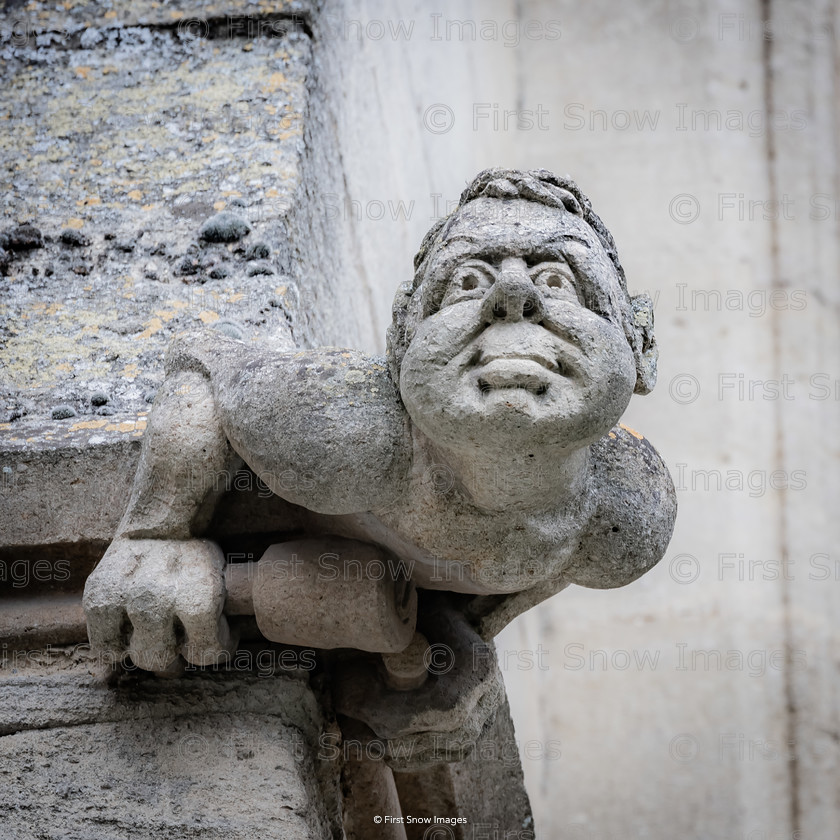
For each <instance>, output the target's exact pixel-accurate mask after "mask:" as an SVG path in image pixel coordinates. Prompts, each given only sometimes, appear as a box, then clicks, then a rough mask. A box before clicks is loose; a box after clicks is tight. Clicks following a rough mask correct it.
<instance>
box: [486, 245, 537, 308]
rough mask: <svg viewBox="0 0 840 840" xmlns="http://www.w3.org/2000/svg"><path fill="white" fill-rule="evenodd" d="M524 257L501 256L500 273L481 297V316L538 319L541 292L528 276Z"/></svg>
mask: <svg viewBox="0 0 840 840" xmlns="http://www.w3.org/2000/svg"><path fill="white" fill-rule="evenodd" d="M527 268H528V267H527V265H526V264H525V260H523V259H520V258H519V257H507V258H505V259H504V260H502V265H501V269H500V271H499V276H498V279H497V280H496V282H495V283H494V284H493V287H492V288H491V289H490V291H489V292H488V294H487V297H486V298H485V301H484V313H483V314H484V318H485V320H486V321H488V322H492V321H541V320H542V319H543V315H544V311H543V301H542V295H541V294H540V293H539V291H538V290H537V288H536V286H534V283H533V281H532V280H531V278H530V277H529V276H528V271H527Z"/></svg>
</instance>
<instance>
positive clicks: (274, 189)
mask: <svg viewBox="0 0 840 840" xmlns="http://www.w3.org/2000/svg"><path fill="white" fill-rule="evenodd" d="M103 32H104V34H103V35H102V38H101V39H100V40H99V41H97V42H96V43H92V44H90V45H89V46H88V47H87V48H84V47H83V48H80V49H72V50H62V49H59V48H57V47H55V48H47V47H44V48H42V49H40V52H39V54H38V56H32V55H31V54H30V51H29V49H28V47H27V46H26V45H22V46H14V45H7V47H6V49H5V52H3V59H2V64H0V68H2V74H3V76H4V78H5V80H6V83H5V84H4V85H3V93H1V94H0V112H3V113H4V114H5V116H6V119H5V122H4V126H5V128H4V132H3V139H2V140H0V163H1V164H2V166H3V167H4V168H5V169H6V170H7V171H9V172H10V175H11V177H10V180H9V187H8V189H7V190H6V191H5V192H4V194H3V195H2V197H0V200H1V201H2V204H0V209H2V222H1V223H0V227H2V238H3V239H4V240H5V241H6V242H7V246H8V247H6V248H5V253H6V255H7V257H6V260H5V263H4V264H5V265H6V268H5V272H4V273H5V274H6V276H5V277H0V288H3V289H4V291H3V295H2V298H3V300H2V309H0V318H2V322H3V326H2V328H0V342H2V349H3V354H4V359H5V361H6V364H5V365H4V371H3V375H2V379H0V399H2V408H3V415H0V422H14V421H15V420H16V419H17V418H18V417H20V416H21V415H24V414H28V415H35V416H47V417H48V416H50V414H51V413H52V411H53V409H54V408H56V407H57V406H62V405H68V406H70V407H72V408H73V409H74V410H75V411H76V413H77V415H78V416H80V417H83V418H85V417H91V416H95V415H97V414H100V415H105V416H108V415H112V414H115V413H118V414H119V413H128V412H131V411H137V410H138V409H141V408H143V407H144V406H146V404H147V399H148V397H149V396H150V395H152V396H153V394H154V391H155V389H156V388H157V387H158V386H159V384H160V382H161V379H162V370H161V366H160V361H161V358H162V352H163V349H164V348H165V346H166V343H167V342H168V341H169V339H170V338H171V337H172V335H174V334H175V333H176V332H177V331H179V330H182V329H184V328H185V327H189V326H193V325H196V324H198V325H200V324H208V325H213V324H216V325H223V323H225V322H227V323H231V324H233V325H234V326H235V327H236V329H237V330H238V334H239V336H240V337H241V338H242V339H243V340H245V341H253V340H256V339H257V337H258V336H259V337H261V340H263V341H265V340H266V339H267V338H268V337H269V336H270V335H272V334H275V333H278V332H279V333H280V334H281V335H283V336H287V335H288V332H289V323H288V319H290V318H293V311H294V310H295V309H296V307H297V295H298V290H297V288H296V287H295V284H294V282H293V280H292V278H291V277H290V276H289V258H290V257H289V248H288V242H287V241H285V240H284V239H283V237H282V227H280V228H278V222H282V220H283V219H284V217H285V216H286V214H287V213H288V212H289V210H290V208H291V207H292V205H293V204H294V203H295V201H296V192H297V190H298V189H299V186H300V158H301V154H302V144H303V125H304V114H305V110H306V104H307V90H306V83H307V75H308V73H309V64H310V60H311V59H310V44H309V39H308V37H307V36H306V35H305V34H303V33H302V32H299V31H294V32H290V33H289V34H287V35H285V36H283V37H277V38H267V37H263V38H255V39H253V40H247V39H243V38H236V37H234V38H227V39H222V40H214V41H208V40H204V39H196V38H187V37H179V35H178V33H177V32H173V31H169V30H165V29H164V30H158V29H150V28H135V29H131V28H121V27H113V28H110V29H108V30H103ZM234 34H235V33H234ZM245 46H247V47H248V49H247V50H245V49H243V48H244V47H245ZM33 58H35V59H36V60H33ZM233 66H235V67H236V72H234V73H231V72H230V68H231V67H233ZM152 79H154V84H151V81H152ZM219 211H224V214H225V215H226V216H230V217H233V218H235V219H237V220H238V221H237V227H238V230H237V235H236V236H235V237H229V236H215V237H214V236H211V237H210V240H212V241H209V240H208V239H201V238H200V235H201V228H202V224H207V223H208V221H209V219H211V217H212V218H218V215H217V214H218V213H219ZM21 224H24V225H25V227H21V226H20V225H21ZM22 231H23V232H26V236H24V235H23V233H22ZM247 231H250V235H249V234H248V233H247ZM257 241H260V242H265V243H269V244H270V245H271V246H272V247H271V251H272V254H273V258H269V259H268V260H267V267H266V270H265V271H262V272H253V271H252V270H251V264H250V262H249V257H248V255H247V250H248V248H249V247H251V246H252V244H253V242H257ZM39 243H40V244H39ZM24 244H27V245H30V246H33V245H34V247H28V248H26V249H24V248H23V247H22V246H23V245H24ZM266 334H268V335H266ZM103 390H104V391H107V392H108V393H109V395H110V398H109V401H108V404H107V405H104V406H99V407H97V406H95V405H92V404H91V397H92V396H93V395H94V394H95V393H97V392H99V391H103Z"/></svg>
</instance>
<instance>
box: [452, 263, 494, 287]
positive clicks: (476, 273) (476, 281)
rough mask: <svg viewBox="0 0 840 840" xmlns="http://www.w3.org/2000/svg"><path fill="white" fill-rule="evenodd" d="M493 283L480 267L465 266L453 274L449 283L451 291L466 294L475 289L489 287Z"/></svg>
mask: <svg viewBox="0 0 840 840" xmlns="http://www.w3.org/2000/svg"><path fill="white" fill-rule="evenodd" d="M491 282H492V280H491V279H490V278H489V276H488V274H487V271H486V270H485V269H482V268H481V267H480V266H475V265H463V266H461V267H460V268H457V269H455V271H453V272H452V277H451V279H450V281H449V288H450V289H453V290H455V289H460V290H461V291H464V292H471V291H473V289H478V288H481V287H482V286H487V285H489V284H490V283H491Z"/></svg>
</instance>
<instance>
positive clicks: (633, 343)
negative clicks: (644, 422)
mask: <svg viewBox="0 0 840 840" xmlns="http://www.w3.org/2000/svg"><path fill="white" fill-rule="evenodd" d="M414 263H415V273H414V279H413V281H411V282H408V283H405V284H403V286H401V287H400V289H399V290H398V292H397V296H396V299H395V302H394V311H393V315H394V318H393V323H392V325H391V327H390V328H389V330H388V359H389V365H390V369H391V373H392V376H393V377H394V379H395V381H396V382H397V383H398V384H399V388H400V393H401V395H402V398H403V401H404V403H405V405H406V408H407V410H408V412H409V414H410V416H411V418H412V420H413V421H414V423H415V424H416V425H417V426H418V427H419V428H420V430H421V431H422V432H423V433H424V434H425V435H426V436H427V437H429V438H430V439H431V440H433V441H435V442H437V443H440V444H441V445H443V446H448V447H453V448H461V449H463V448H465V447H466V448H470V447H473V446H487V445H492V442H493V441H496V443H497V444H498V445H503V441H505V440H507V441H508V443H509V445H515V444H516V438H517V437H520V436H521V437H522V439H523V441H524V440H525V439H526V438H527V440H528V442H529V444H530V445H531V446H533V447H536V448H540V447H541V446H544V447H550V448H551V450H552V451H553V452H556V453H558V454H561V453H562V452H566V451H570V450H573V449H576V448H579V447H581V446H584V445H587V444H589V443H591V442H594V441H595V440H597V439H598V438H600V437H601V436H603V435H604V434H606V432H607V431H609V429H610V428H612V426H613V425H614V424H615V423H616V422H617V421H618V419H619V418H620V416H621V414H622V413H623V411H624V410H625V408H626V407H627V404H628V402H629V400H630V396H631V395H632V393H633V392H634V391H635V392H636V393H641V394H644V393H647V392H649V391H650V390H651V388H652V387H653V385H654V383H655V380H656V359H657V349H656V343H655V341H654V338H653V307H652V304H651V302H650V299H649V298H648V297H647V296H646V295H639V296H636V297H633V298H631V297H630V295H629V294H628V292H627V283H626V279H625V276H624V271H623V269H622V267H621V264H620V263H619V260H618V254H617V252H616V247H615V243H614V242H613V239H612V236H611V235H610V233H609V231H608V230H607V229H606V227H605V226H604V224H603V222H601V220H600V219H599V218H598V216H597V215H596V214H595V213H594V212H593V211H592V209H591V206H590V203H589V200H588V199H587V198H586V196H584V195H583V194H582V193H581V192H580V190H579V189H578V187H577V185H576V184H575V183H574V182H573V181H571V180H568V179H565V178H559V177H557V176H556V175H553V174H552V173H550V172H548V171H546V170H534V171H530V172H520V171H516V170H507V169H488V170H485V171H484V172H482V173H480V174H479V175H478V176H477V177H476V178H475V180H474V181H473V182H472V183H471V184H470V185H469V186H468V187H467V189H466V190H465V191H464V193H463V194H462V196H461V199H460V202H459V204H458V206H457V208H456V209H455V210H454V211H453V212H452V213H451V214H450V215H449V216H447V217H446V218H444V219H442V220H440V221H439V222H437V223H436V224H435V225H434V226H433V227H432V229H431V230H430V231H429V232H428V233H427V234H426V237H425V239H424V240H423V243H422V245H421V247H420V250H419V252H418V253H417V256H416V257H415V261H414Z"/></svg>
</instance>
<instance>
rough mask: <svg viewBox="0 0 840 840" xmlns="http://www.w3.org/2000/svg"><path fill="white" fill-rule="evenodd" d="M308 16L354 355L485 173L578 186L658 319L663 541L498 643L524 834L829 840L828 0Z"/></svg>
mask: <svg viewBox="0 0 840 840" xmlns="http://www.w3.org/2000/svg"><path fill="white" fill-rule="evenodd" d="M327 8H328V12H329V13H328V15H327V17H326V22H327V30H328V31H326V32H323V33H321V37H322V38H329V39H331V43H332V44H333V45H334V47H335V56H336V57H337V58H338V60H339V61H340V62H341V74H342V78H343V79H344V83H343V86H344V91H343V93H342V103H343V107H342V110H341V113H340V114H339V116H338V122H339V129H340V130H339V132H338V136H339V137H340V138H341V142H342V144H343V161H344V168H345V186H346V189H347V198H348V200H349V201H350V202H351V203H350V204H345V203H344V200H342V201H341V202H339V201H338V199H337V197H335V200H333V199H329V198H327V199H325V200H326V201H327V203H328V204H329V207H328V208H327V209H328V211H329V212H330V213H331V214H334V215H335V214H340V218H341V222H342V224H341V232H342V237H343V242H344V247H345V249H346V255H347V265H348V270H351V271H355V272H357V274H358V283H359V285H358V288H360V289H364V290H365V291H364V295H365V300H364V304H363V305H364V307H367V308H368V309H369V311H370V324H371V331H370V338H369V344H368V348H367V349H370V350H378V351H381V350H382V349H383V335H384V329H385V326H386V324H387V322H388V320H389V312H390V301H391V296H392V290H393V289H394V287H395V286H396V284H397V282H399V281H400V280H402V279H403V278H405V277H407V276H408V275H409V273H410V271H411V257H412V255H413V253H414V251H415V250H416V248H417V246H418V244H419V242H420V240H421V238H422V235H423V233H424V232H425V230H426V229H427V228H428V227H429V225H430V224H431V222H432V220H433V219H434V218H435V217H437V216H439V215H441V214H442V213H444V212H446V209H447V202H454V201H455V200H456V199H457V197H458V195H459V193H460V191H461V190H462V189H463V187H464V186H465V184H466V182H468V181H469V180H470V179H471V178H472V176H474V175H475V174H476V173H477V172H478V171H479V170H480V169H482V168H484V167H487V166H496V165H501V166H508V167H519V168H528V167H545V168H548V169H551V170H553V171H555V172H558V173H565V174H569V175H571V176H572V177H574V178H575V179H576V180H577V181H578V182H579V184H580V185H581V187H582V189H583V190H584V192H586V193H587V194H588V195H589V196H590V198H591V199H592V202H593V205H594V207H595V209H596V211H597V212H598V213H599V215H601V217H602V218H603V219H604V220H605V222H606V224H607V225H608V227H609V228H610V230H611V231H612V232H613V234H614V236H615V239H616V242H617V243H618V248H619V253H620V255H621V258H622V261H623V264H624V266H625V268H626V272H627V277H628V282H629V285H630V287H631V290H632V291H642V290H647V291H649V292H650V294H651V295H652V297H653V299H654V301H655V303H656V333H657V336H658V340H659V344H660V350H661V355H660V370H659V384H658V387H657V388H656V390H655V391H654V392H653V393H652V394H651V395H650V396H648V397H645V398H641V397H635V398H634V400H633V402H632V404H631V406H630V409H629V411H628V413H627V415H626V418H625V422H627V423H628V424H629V425H631V426H633V427H634V428H636V429H638V430H640V431H641V432H643V433H644V434H645V435H646V436H647V437H649V438H650V439H651V440H652V442H653V443H654V445H655V446H656V447H657V448H658V450H659V451H660V452H661V454H662V456H663V457H664V459H665V461H666V463H667V464H668V465H669V467H670V469H671V471H672V474H673V476H674V480H675V483H676V486H677V491H678V499H679V505H680V511H679V517H678V521H677V527H676V532H675V534H674V538H673V540H672V543H671V545H670V548H669V550H668V552H667V554H666V556H665V558H664V559H663V561H662V562H661V563H660V564H659V566H658V567H657V568H655V569H654V570H653V571H651V572H650V573H649V574H648V575H646V576H645V577H644V578H642V579H641V580H639V581H638V582H636V583H634V584H633V585H631V586H629V587H627V588H625V589H620V590H615V591H609V592H596V591H588V590H585V589H581V588H578V587H573V588H571V589H570V590H567V591H566V592H564V593H562V594H560V595H559V596H557V597H555V598H554V599H552V600H551V601H550V602H548V603H545V604H543V605H542V606H540V607H538V608H536V609H534V610H533V611H531V612H530V613H529V614H527V615H525V616H523V617H521V618H520V619H518V620H517V621H516V622H515V623H514V624H513V625H511V626H510V627H509V628H508V629H507V630H506V631H505V632H504V633H503V634H502V636H501V637H500V639H499V640H498V642H499V654H500V659H501V663H502V666H503V668H504V670H505V678H506V681H507V685H508V691H509V693H510V697H511V703H512V708H513V716H514V721H515V724H516V727H517V733H518V738H519V741H520V750H521V753H522V759H523V764H524V767H525V775H526V781H527V784H528V788H529V791H530V795H531V797H532V800H533V804H534V808H535V817H536V823H537V826H538V830H539V832H540V834H539V836H540V837H543V838H558V837H570V838H586V839H587V840H613V838H621V840H626V839H627V838H662V840H665V839H666V838H674V837H680V838H703V840H709V838H720V839H721V840H723V839H724V838H726V839H727V840H729V838H732V840H735V839H736V838H737V840H747V838H748V839H749V840H783V839H786V838H809V840H815V839H816V838H826V839H827V838H834V837H837V836H840V776H838V769H839V768H838V758H840V722H839V721H838V687H840V683H838V665H840V652H838V646H837V632H838V631H837V626H838V605H840V592H838V587H840V581H838V577H839V576H840V550H838V539H837V537H838V516H837V515H836V513H835V512H834V511H835V508H836V495H835V494H836V490H837V484H838V473H837V466H838V444H837V438H836V432H837V429H838V407H839V406H840V402H838V400H840V369H838V317H837V303H838V280H837V274H838V268H840V264H839V263H838V212H839V211H840V180H838V141H837V137H838V102H840V100H838V72H840V64H838V53H837V40H836V33H837V30H838V25H839V24H840V19H838V13H837V7H836V4H834V3H832V2H825V1H824V0H794V2H785V3H782V2H776V1H775V0H768V1H767V2H758V1H757V0H754V1H753V2H750V0H741V2H737V0H730V2H711V3H701V2H699V0H697V2H694V0H685V2H666V0H654V1H653V2H645V3H621V4H619V3H609V2H604V1H603V0H599V2H590V3H585V4H581V3H570V2H563V1H562V0H555V2H541V1H540V0H519V2H500V0H492V2H486V1H485V2H467V1H466V0H458V2H448V3H445V4H444V3H440V2H438V3H436V2H413V3H412V2H399V3H392V4H388V7H387V11H386V10H385V9H384V8H383V6H382V5H381V4H378V3H373V2H367V3H366V2H361V0H359V1H358V2H348V3H338V2H335V3H332V4H328V7H327Z"/></svg>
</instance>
